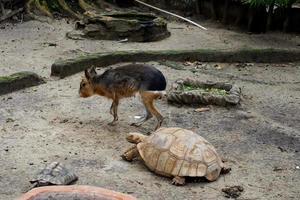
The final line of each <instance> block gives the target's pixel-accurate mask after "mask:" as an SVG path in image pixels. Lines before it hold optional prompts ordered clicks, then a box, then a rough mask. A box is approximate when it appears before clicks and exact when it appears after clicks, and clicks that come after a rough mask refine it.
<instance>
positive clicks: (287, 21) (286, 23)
mask: <svg viewBox="0 0 300 200" xmlns="http://www.w3.org/2000/svg"><path fill="white" fill-rule="evenodd" d="M291 11H292V4H289V5H288V7H287V8H286V12H285V20H284V22H283V31H284V32H288V31H289V29H290V21H291V19H290V18H291Z"/></svg>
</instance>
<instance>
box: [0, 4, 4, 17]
mask: <svg viewBox="0 0 300 200" xmlns="http://www.w3.org/2000/svg"><path fill="white" fill-rule="evenodd" d="M1 15H5V10H4V5H3V2H2V0H0V16H1Z"/></svg>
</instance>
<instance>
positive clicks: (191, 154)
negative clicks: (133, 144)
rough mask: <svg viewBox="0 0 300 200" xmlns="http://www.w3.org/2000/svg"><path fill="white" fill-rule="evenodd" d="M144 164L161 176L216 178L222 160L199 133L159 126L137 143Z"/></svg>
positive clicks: (221, 165) (211, 179)
mask: <svg viewBox="0 0 300 200" xmlns="http://www.w3.org/2000/svg"><path fill="white" fill-rule="evenodd" d="M137 148H138V151H139V154H140V156H141V158H142V159H143V160H144V162H145V164H146V166H147V167H148V168H149V169H150V170H151V171H154V172H155V173H157V174H160V175H164V176H190V177H201V176H204V177H206V178H207V179H208V180H209V181H214V180H216V179H217V178H218V177H219V175H220V172H221V169H222V168H223V162H222V160H221V158H220V156H219V155H218V154H217V152H216V149H215V148H214V147H213V146H212V145H211V144H210V143H209V142H208V141H207V140H205V139H204V138H203V137H201V136H199V135H197V134H196V133H194V132H193V131H189V130H186V129H182V128H160V129H158V130H157V131H155V132H154V133H153V134H152V135H151V136H149V137H147V139H146V140H145V141H143V142H140V143H138V144H137Z"/></svg>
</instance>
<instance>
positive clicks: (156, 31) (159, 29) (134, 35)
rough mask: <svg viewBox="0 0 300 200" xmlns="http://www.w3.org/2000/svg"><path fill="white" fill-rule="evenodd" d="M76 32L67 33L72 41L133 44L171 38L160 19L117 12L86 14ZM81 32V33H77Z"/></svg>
mask: <svg viewBox="0 0 300 200" xmlns="http://www.w3.org/2000/svg"><path fill="white" fill-rule="evenodd" d="M75 29H76V30H75V31H72V32H69V33H67V37H69V38H71V39H73V38H74V39H76V40H78V38H80V37H82V38H89V39H98V40H119V41H120V40H123V39H127V41H131V42H151V41H158V40H162V39H164V38H167V37H169V36H170V32H169V31H168V30H167V23H166V22H165V21H164V20H163V19H162V18H160V17H157V16H155V15H153V14H148V13H139V12H134V11H130V12H115V13H112V14H97V13H89V12H87V13H86V16H85V18H84V19H83V20H82V21H80V22H77V23H76V25H75ZM77 30H79V31H77Z"/></svg>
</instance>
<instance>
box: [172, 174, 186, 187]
mask: <svg viewBox="0 0 300 200" xmlns="http://www.w3.org/2000/svg"><path fill="white" fill-rule="evenodd" d="M172 184H173V185H177V186H181V185H184V184H185V178H184V177H181V176H175V177H174V178H173V180H172Z"/></svg>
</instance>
